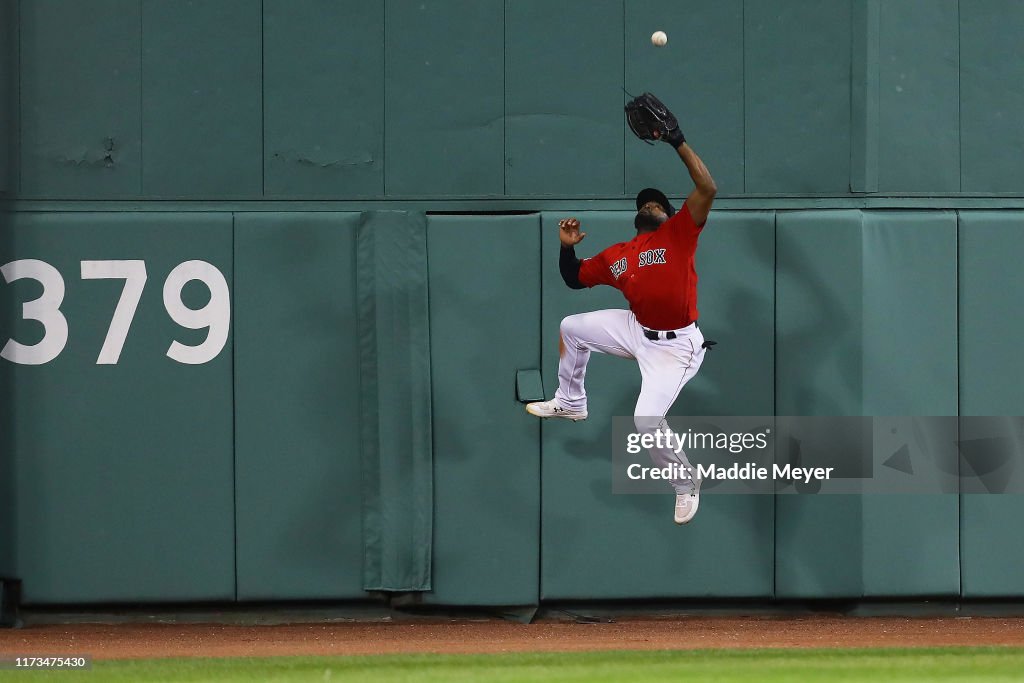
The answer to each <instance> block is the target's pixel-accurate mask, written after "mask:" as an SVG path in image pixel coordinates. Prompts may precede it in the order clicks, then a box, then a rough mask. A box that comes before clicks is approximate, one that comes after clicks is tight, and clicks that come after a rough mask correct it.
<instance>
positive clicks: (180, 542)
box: [0, 213, 235, 603]
mask: <svg viewBox="0 0 1024 683" xmlns="http://www.w3.org/2000/svg"><path fill="white" fill-rule="evenodd" d="M231 233H232V231H231V216H230V214H187V215H186V214H172V213H162V214H128V213H49V214H21V215H18V216H17V217H16V222H15V224H14V226H13V227H11V228H10V229H9V230H8V231H7V232H6V234H5V239H4V241H3V242H2V243H0V263H8V262H9V261H12V260H14V259H25V258H35V259H41V260H43V261H45V262H46V263H48V264H50V265H51V266H53V267H54V268H56V269H57V271H59V272H60V274H61V276H62V278H63V280H64V283H65V291H66V294H65V297H64V300H63V303H62V305H61V310H62V311H64V315H65V317H66V319H67V324H68V330H69V336H68V341H67V345H66V346H65V348H64V349H63V351H62V352H61V353H60V355H58V356H57V357H56V358H55V359H54V360H52V361H50V362H49V363H46V364H44V365H16V364H14V363H11V362H9V361H7V360H4V361H2V362H0V386H3V387H5V388H6V391H5V395H4V405H5V413H7V415H8V417H7V418H6V419H7V420H8V421H9V427H10V429H9V430H8V431H5V432H4V434H3V437H2V438H3V445H2V446H0V452H2V453H3V454H4V455H5V457H9V458H12V459H13V467H14V470H15V498H16V516H15V518H16V524H17V529H16V533H17V540H18V547H17V573H18V576H21V577H24V578H25V584H24V593H23V595H24V599H25V600H26V601H28V602H58V603H59V602H104V601H153V600H229V599H233V598H234V595H235V588H234V583H235V568H234V514H233V512H234V497H233V488H234V486H233V444H232V442H233V437H232V422H233V415H232V412H233V408H232V387H231V377H232V348H233V342H232V339H231V338H230V337H229V338H228V340H227V344H226V346H225V347H224V348H223V349H222V350H221V351H220V353H219V354H218V355H217V356H216V357H215V358H214V359H213V360H211V361H210V362H208V363H205V364H202V365H185V364H181V363H178V362H176V361H174V360H172V359H171V358H168V357H167V356H166V355H165V354H166V353H167V351H168V348H169V346H170V345H171V342H172V341H175V340H177V341H180V342H181V343H183V344H190V345H194V344H198V343H200V342H201V341H202V340H203V339H205V334H206V333H205V332H204V331H203V330H188V329H185V328H182V327H180V326H178V325H176V324H175V323H174V322H173V321H172V320H171V318H170V317H169V316H168V314H167V312H166V311H165V309H164V305H163V298H162V296H161V291H162V288H163V283H164V280H165V279H166V277H167V275H168V274H169V273H170V272H171V270H172V269H173V268H174V267H176V266H177V265H178V264H180V263H183V262H185V261H189V260H193V259H202V260H205V261H208V262H209V263H211V264H213V265H214V266H215V267H216V268H218V269H219V270H220V272H221V273H222V274H223V275H224V277H225V278H226V280H227V282H228V283H230V282H231V280H232V253H231V239H232V237H231ZM82 259H144V260H145V266H146V272H147V276H148V277H147V281H146V284H145V288H144V290H143V293H142V298H141V301H140V302H139V305H138V308H137V311H136V314H135V317H134V320H133V322H132V324H131V328H130V330H129V333H128V336H127V338H126V341H125V344H124V347H123V350H122V352H121V355H120V358H119V360H118V362H117V363H116V364H113V365H110V364H104V365H98V364H97V356H98V354H99V351H100V348H101V347H102V346H103V343H104V339H105V337H106V334H107V329H108V327H109V325H110V322H111V317H112V316H113V313H114V310H115V307H116V306H117V303H118V301H119V298H120V295H121V291H122V289H123V287H124V283H123V282H122V281H120V280H84V279H82V278H81V266H80V261H81V260H82ZM41 289H42V288H41V287H40V285H39V284H38V283H37V282H33V281H32V280H30V279H21V280H17V281H15V282H13V283H11V284H10V285H5V286H4V288H3V291H4V296H3V298H2V300H0V306H2V308H3V310H2V315H0V337H3V338H4V339H5V340H6V339H8V338H14V339H17V340H18V341H19V342H21V343H23V344H33V343H36V342H38V341H39V340H40V339H41V338H42V336H43V333H42V329H41V326H40V324H39V323H37V322H33V321H23V320H21V308H20V305H21V303H22V302H24V301H31V300H32V299H35V298H37V297H38V296H39V294H40V292H41ZM183 300H184V301H185V303H186V304H187V305H188V306H190V307H192V308H199V307H201V306H202V305H204V304H205V302H206V301H207V300H209V293H208V292H206V290H205V288H203V287H202V286H201V285H197V284H192V285H187V286H186V288H185V289H184V294H183Z"/></svg>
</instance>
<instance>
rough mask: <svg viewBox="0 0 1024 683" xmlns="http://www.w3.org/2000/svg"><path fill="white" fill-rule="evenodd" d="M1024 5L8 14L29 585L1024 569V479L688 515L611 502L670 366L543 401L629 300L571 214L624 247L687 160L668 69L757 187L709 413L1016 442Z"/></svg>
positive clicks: (4, 311)
mask: <svg viewBox="0 0 1024 683" xmlns="http://www.w3.org/2000/svg"><path fill="white" fill-rule="evenodd" d="M655 30H664V31H666V32H667V34H668V36H669V43H668V45H667V46H666V47H664V48H655V47H653V46H652V45H651V44H650V40H649V36H650V34H651V33H652V32H653V31H655ZM1022 31H1024V5H1022V3H1019V2H1017V1H1016V0H828V1H826V2H822V1H820V0H695V1H693V2H685V3H683V2H674V1H671V0H557V1H554V2H552V1H551V0H545V1H543V2H542V1H540V0H504V1H503V0H415V1H413V0H386V1H384V0H382V1H380V2H356V1H354V0H337V1H335V2H329V1H326V0H291V1H287V2H286V1H285V0H262V1H258V0H208V1H206V2H190V3H184V2H175V1H173V0H90V1H89V2H77V1H74V0H20V1H19V0H0V201H2V211H0V267H3V277H2V278H0V348H3V349H4V352H3V354H2V357H0V578H3V577H11V578H19V579H21V580H22V581H23V588H22V592H23V599H24V601H25V602H27V603H30V604H37V605H47V604H96V603H125V602H196V601H202V602H210V601H213V602H223V601H240V602H255V601H259V602H263V601H275V600H362V599H367V598H377V597H379V596H380V595H381V593H413V594H416V596H417V598H416V599H418V600H420V601H422V602H424V603H429V604H435V605H503V606H525V605H536V604H538V603H540V602H541V601H562V600H565V601H568V600H588V599H594V600H603V599H623V600H631V599H633V600H640V599H659V598H666V599H667V598H702V599H736V598H746V599H756V600H774V599H780V600H781V599H804V598H807V599H814V598H849V599H859V598H865V599H876V598H924V597H929V598H932V597H939V598H951V599H956V598H961V597H962V598H1021V597H1024V573H1021V572H1020V571H1019V567H1020V566H1021V564H1022V562H1024V532H1021V531H1020V530H1019V529H1018V528H1017V526H1016V525H1015V524H1014V520H1016V519H1018V518H1019V517H1020V516H1021V514H1022V513H1024V499H1022V498H1021V496H1019V495H1013V494H1002V495H1000V494H974V493H970V494H968V493H957V492H947V493H938V492H934V493H930V494H909V493H907V494H886V495H881V494H874V495H817V496H815V495H802V496H794V495H777V496H776V495H754V494H749V495H720V496H712V495H708V496H705V497H704V499H703V501H702V505H701V511H700V513H699V514H698V516H697V518H696V519H695V520H694V522H693V523H691V524H690V525H688V526H686V527H683V528H677V527H676V526H675V525H674V524H673V523H672V520H671V506H672V497H671V496H670V495H668V494H666V495H664V496H650V495H646V496H645V495H634V496H628V495H616V494H613V493H612V481H611V479H612V467H611V458H610V450H611V449H610V444H611V418H612V417H613V416H617V415H631V414H632V411H633V405H634V403H635V399H636V394H637V392H638V390H639V380H640V377H639V373H638V372H637V369H636V366H635V364H633V363H630V362H628V361H623V360H621V359H615V358H610V357H604V356H597V357H595V358H594V359H593V361H592V365H591V368H590V370H589V374H588V380H587V384H588V389H589V391H590V405H589V410H590V417H589V419H588V420H587V421H585V422H581V423H568V422H559V421H553V422H552V421H549V422H543V423H542V422H540V421H538V420H536V419H535V418H533V417H531V416H529V415H528V414H526V413H525V412H524V410H523V405H522V401H524V400H528V399H531V398H539V397H540V395H541V394H543V395H544V396H545V397H548V398H550V397H551V395H552V394H553V392H554V388H555V381H556V377H555V374H556V367H557V362H558V336H557V335H558V324H559V321H560V320H561V318H562V317H564V316H566V315H569V314H573V313H577V312H582V311H588V310H594V309H598V308H607V307H616V308H621V307H624V306H625V302H624V300H623V299H622V297H621V295H620V294H619V293H618V292H616V291H613V290H612V289H610V288H602V289H596V290H586V291H572V290H569V289H567V288H566V287H565V286H564V284H563V283H562V281H561V278H560V277H559V274H558V271H557V266H556V260H557V249H558V246H557V241H556V239H557V238H556V234H555V233H556V231H557V222H558V220H559V218H562V217H564V216H566V215H574V216H577V217H579V219H580V220H581V222H582V223H583V226H584V230H585V231H586V232H587V233H588V237H587V240H586V242H584V243H583V245H581V247H580V248H579V252H580V254H581V255H583V256H588V255H591V254H593V253H595V252H596V251H597V250H598V249H599V248H601V247H603V246H605V245H607V244H610V243H613V242H618V241H623V240H625V239H628V238H629V237H630V236H631V233H632V232H633V230H632V215H633V214H632V211H631V207H632V199H631V198H632V196H633V195H634V193H635V192H636V191H637V190H638V189H640V188H643V187H645V186H648V185H656V186H660V187H662V188H664V189H665V190H666V191H667V192H668V194H669V195H670V196H672V197H673V199H674V200H675V201H676V202H677V203H678V202H681V201H682V200H683V197H684V196H685V194H686V192H687V188H688V187H689V186H690V181H689V179H688V177H687V175H686V171H685V168H684V167H683V166H682V165H681V164H680V163H679V161H678V159H677V158H676V157H675V155H674V154H673V153H672V152H671V151H670V150H668V149H667V148H666V147H665V146H663V145H661V146H657V147H653V148H652V147H649V146H646V145H644V144H643V143H641V142H640V141H638V140H636V139H635V138H634V137H633V136H632V134H631V133H630V131H629V130H628V128H627V127H626V126H625V125H624V121H623V116H622V105H623V104H624V101H625V99H626V96H625V95H624V93H623V89H626V90H628V91H629V92H631V93H639V92H641V91H645V90H648V91H652V92H655V93H657V94H658V95H659V96H660V97H662V98H663V99H664V100H665V101H666V103H667V104H668V105H669V106H670V107H672V108H673V109H674V110H675V111H676V113H677V114H679V118H680V120H681V122H682V124H683V130H684V132H685V133H686V135H687V138H688V140H689V141H690V143H691V145H692V146H693V147H694V149H695V150H697V152H698V153H699V154H701V156H702V157H703V159H704V160H705V162H706V163H707V165H708V167H709V168H710V169H711V171H712V173H713V174H714V176H715V179H716V181H717V184H718V187H719V197H718V200H717V202H716V204H715V209H714V211H713V212H712V214H711V217H710V219H709V222H708V227H707V229H706V230H705V231H704V233H703V235H702V237H701V242H700V249H699V251H698V257H697V268H698V271H699V273H700V278H701V279H700V295H701V298H700V309H701V320H700V324H701V328H702V330H703V332H704V334H705V335H706V336H707V337H709V338H712V339H715V340H717V341H718V342H719V345H718V347H717V348H716V349H715V350H714V351H713V353H710V354H709V355H708V357H707V360H706V361H705V364H704V366H703V367H702V369H701V371H700V373H699V374H698V375H697V376H696V378H695V379H694V380H693V381H692V382H691V383H690V384H689V385H688V386H687V387H686V388H685V389H684V390H683V392H682V394H681V396H680V398H679V400H678V401H677V403H676V405H675V407H674V409H673V414H676V415H690V416H714V415H751V416H754V415H769V416H770V415H807V416H815V415H820V416H859V415H868V416H871V415H877V416H899V415H922V416H961V417H964V418H967V417H971V416H1006V417H1007V429H1008V430H1010V431H1013V430H1014V429H1017V427H1016V426H1015V425H1016V424H1017V423H1016V422H1014V421H1013V420H1010V419H1009V418H1011V417H1013V416H1020V415H1024V389H1022V382H1021V377H1022V376H1024V361H1022V360H1021V353H1020V351H1019V346H1020V344H1019V343H1018V340H1019V338H1020V337H1021V334H1022V333H1024V323H1022V322H1021V320H1022V318H1021V316H1020V315H1019V311H1018V309H1019V308H1020V305H1019V302H1020V301H1021V300H1022V297H1024V276H1022V275H1021V272H1020V257H1019V254H1020V253H1022V251H1024V128H1022V127H1021V126H1020V121H1021V120H1022V119H1024V95H1022V94H1021V92H1020V88H1019V87H1017V86H1018V84H1019V83H1020V81H1021V78H1022V77H1024V48H1022V47H1021V43H1020V40H1019V36H1020V35H1021V33H1022ZM37 300H38V302H37V303H35V304H32V303H31V302H33V301H37ZM26 304H29V306H28V307H27V308H26V307H25V305H26ZM4 344H6V346H4ZM537 378H539V379H540V382H541V383H542V385H541V386H537ZM1014 433H1016V432H1014ZM926 437H928V435H926ZM928 438H931V437H928ZM928 438H924V439H923V442H924V443H927V441H928ZM935 438H938V437H935ZM1014 438H1016V437H1014ZM924 450H925V451H927V450H928V449H927V447H925V448H924ZM939 450H941V449H939V448H938V446H936V448H935V451H936V452H938V451H939ZM922 455H928V453H922ZM914 465H915V467H916V468H917V469H916V471H917V473H918V474H920V475H921V476H924V477H927V476H928V475H929V474H935V473H937V472H938V470H940V469H942V470H945V469H948V468H949V467H954V468H955V467H956V464H955V463H948V462H941V461H939V460H937V459H935V458H928V457H922V458H920V459H919V460H915V462H914ZM929 468H932V469H934V470H935V472H930V471H929ZM1011 469H1012V467H1011ZM1018 469H1020V468H1019V467H1018ZM1022 476H1024V474H1021V472H1019V471H1013V472H1011V473H1010V474H1008V477H1010V478H1011V480H1012V481H1017V480H1018V479H1019V478H1020V477H1022ZM1017 489H1018V490H1019V489H1020V486H1017Z"/></svg>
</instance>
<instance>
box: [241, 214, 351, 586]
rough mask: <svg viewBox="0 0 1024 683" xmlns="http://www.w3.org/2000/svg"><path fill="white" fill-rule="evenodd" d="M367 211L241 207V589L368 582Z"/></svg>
mask: <svg viewBox="0 0 1024 683" xmlns="http://www.w3.org/2000/svg"><path fill="white" fill-rule="evenodd" d="M358 222H359V214H358V213H243V214H239V215H238V216H236V217H235V247H234V250H235V292H236V294H235V331H236V337H237V339H238V343H237V344H236V347H235V366H234V382H235V387H234V390H235V401H234V403H235V468H236V469H235V500H236V505H237V512H236V516H237V525H238V530H237V541H236V553H237V557H238V598H239V599H240V600H269V599H275V598H276V599H310V598H320V599H324V598H332V599H336V598H352V597H360V596H363V595H364V593H363V590H362V585H363V550H362V548H363V541H362V486H361V479H360V473H361V467H360V458H359V454H360V444H359V424H360V417H359V416H360V413H359V411H360V401H359V399H360V391H359V349H358V338H357V337H356V336H355V335H353V334H352V330H353V329H354V328H355V326H356V291H355V282H356V276H355V266H356V261H355V238H356V227H357V225H358Z"/></svg>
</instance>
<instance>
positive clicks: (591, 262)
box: [579, 204, 704, 330]
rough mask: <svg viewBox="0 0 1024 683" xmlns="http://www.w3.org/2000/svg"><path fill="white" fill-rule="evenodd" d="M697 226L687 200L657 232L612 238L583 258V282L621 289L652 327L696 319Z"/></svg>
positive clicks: (675, 327) (642, 321)
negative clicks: (622, 239)
mask: <svg viewBox="0 0 1024 683" xmlns="http://www.w3.org/2000/svg"><path fill="white" fill-rule="evenodd" d="M703 229H704V226H703V225H700V226H698V225H697V224H696V223H694V221H693V217H692V216H691V215H690V209H689V207H688V206H686V204H683V208H682V209H680V210H679V211H678V212H677V213H676V214H675V215H674V216H672V217H671V218H669V219H668V220H667V221H665V222H664V223H662V224H661V225H660V226H658V229H657V230H655V231H654V232H644V233H640V234H638V235H637V236H636V237H634V238H633V239H631V240H629V241H628V242H620V243H619V244H613V245H612V246H610V247H608V248H607V249H605V250H604V251H602V252H601V253H600V254H598V255H597V256H594V257H593V258H588V259H583V261H582V263H581V264H580V275H579V277H580V283H581V284H582V285H584V286H586V287H593V286H594V285H611V286H612V287H615V288H616V289H618V290H619V291H621V292H622V294H623V296H625V297H626V301H628V302H629V308H630V310H632V311H633V314H634V315H635V316H636V319H637V321H638V322H639V323H640V324H641V325H643V326H644V327H647V328H649V329H652V330H678V329H679V328H681V327H686V326H687V325H689V324H690V323H692V322H694V321H695V320H697V270H696V269H695V268H694V265H693V257H694V254H695V253H696V251H697V237H698V236H699V235H700V233H701V230H703Z"/></svg>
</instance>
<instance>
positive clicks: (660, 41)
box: [651, 31, 668, 47]
mask: <svg viewBox="0 0 1024 683" xmlns="http://www.w3.org/2000/svg"><path fill="white" fill-rule="evenodd" d="M667 42H668V36H667V35H665V32H664V31H655V32H654V33H652V34H651V43H653V44H654V45H656V46H658V47H661V46H662V45H664V44H665V43H667Z"/></svg>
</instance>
